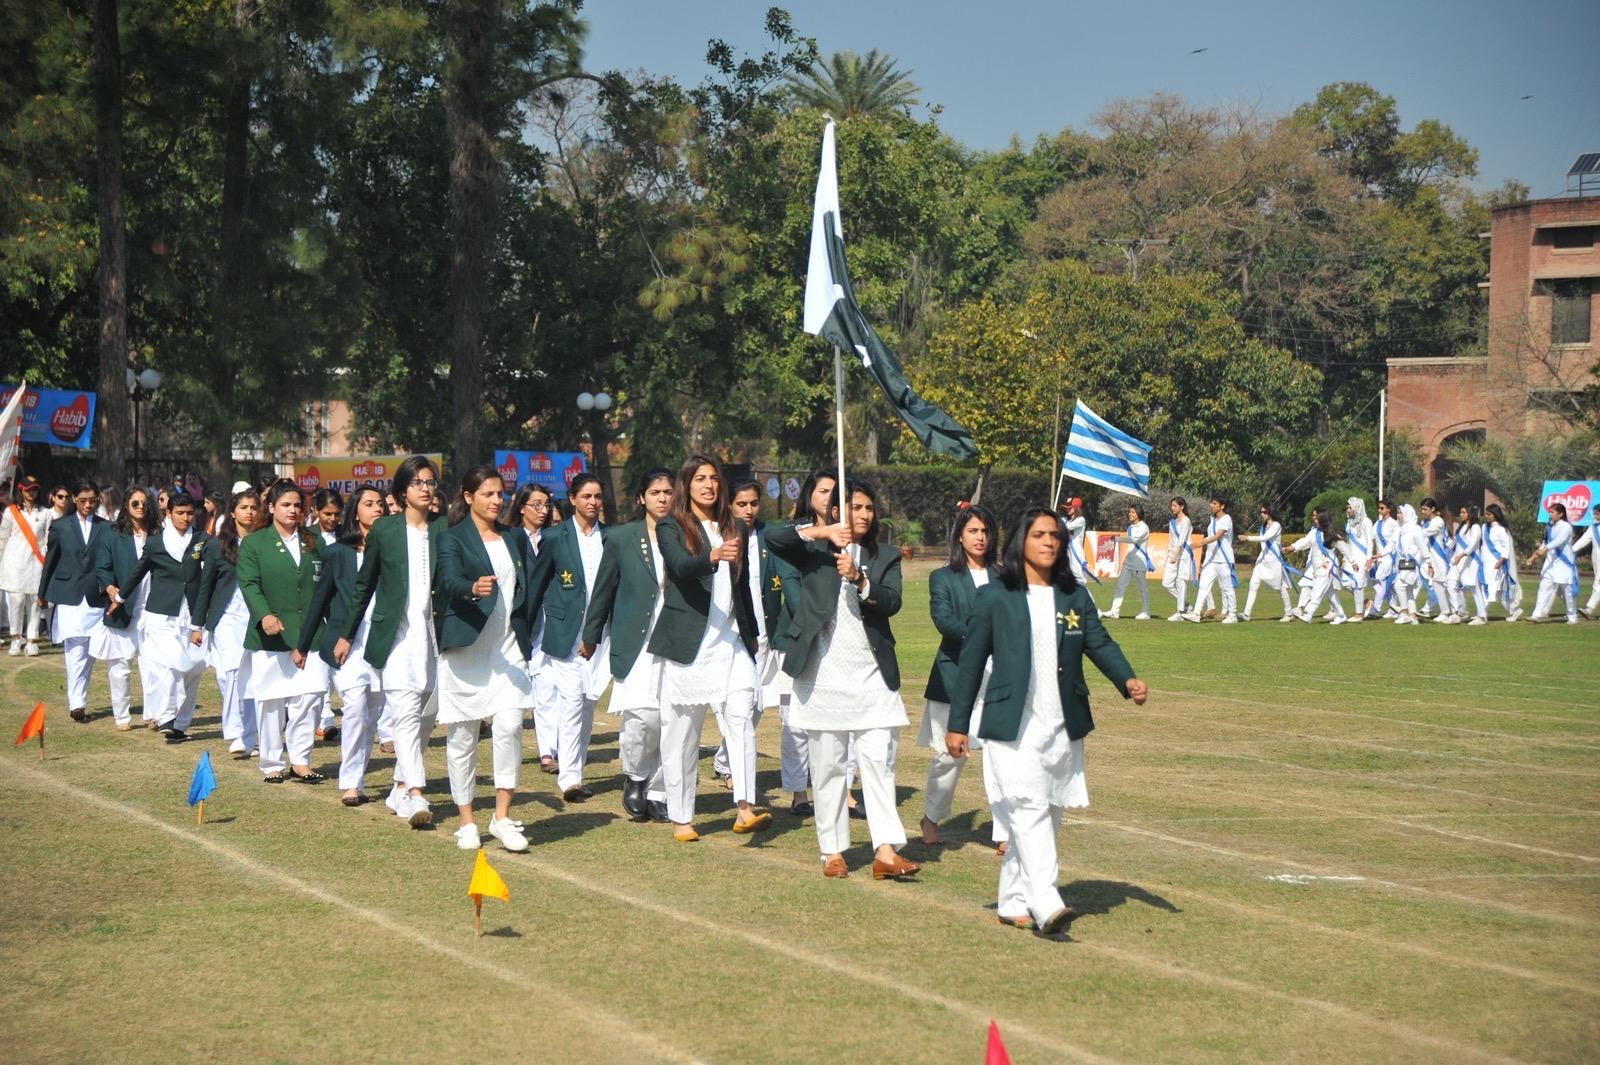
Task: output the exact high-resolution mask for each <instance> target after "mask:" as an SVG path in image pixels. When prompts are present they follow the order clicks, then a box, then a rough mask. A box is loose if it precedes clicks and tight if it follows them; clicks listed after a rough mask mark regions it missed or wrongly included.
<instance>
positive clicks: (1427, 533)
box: [1420, 496, 1451, 621]
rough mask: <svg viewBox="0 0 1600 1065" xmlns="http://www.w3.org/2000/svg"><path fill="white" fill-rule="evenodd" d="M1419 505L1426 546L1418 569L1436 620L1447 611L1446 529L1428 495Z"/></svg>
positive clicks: (1448, 567)
mask: <svg viewBox="0 0 1600 1065" xmlns="http://www.w3.org/2000/svg"><path fill="white" fill-rule="evenodd" d="M1421 506H1422V511H1421V518H1422V521H1421V528H1422V540H1423V544H1424V545H1425V546H1426V548H1427V550H1426V551H1424V552H1423V554H1422V558H1421V561H1422V565H1421V567H1420V572H1421V573H1422V580H1423V583H1424V585H1425V586H1426V589H1427V592H1428V602H1429V605H1430V606H1433V605H1437V607H1438V609H1439V620H1440V621H1444V620H1445V618H1446V617H1448V616H1449V615H1450V544H1451V538H1450V530H1449V528H1448V527H1447V526H1446V525H1445V521H1444V515H1443V514H1441V513H1440V511H1439V504H1438V503H1437V502H1436V501H1435V500H1434V498H1433V497H1432V496H1429V497H1428V498H1426V499H1424V500H1423V501H1422V504H1421ZM1427 615H1428V608H1427V607H1424V608H1423V610H1422V616H1424V617H1426V616H1427Z"/></svg>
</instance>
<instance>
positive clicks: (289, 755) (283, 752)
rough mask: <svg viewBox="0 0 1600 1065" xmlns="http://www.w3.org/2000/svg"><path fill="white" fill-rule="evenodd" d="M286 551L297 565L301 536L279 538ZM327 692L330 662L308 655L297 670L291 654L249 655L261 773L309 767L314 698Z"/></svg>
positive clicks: (295, 534) (318, 656)
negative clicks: (303, 665) (294, 767)
mask: <svg viewBox="0 0 1600 1065" xmlns="http://www.w3.org/2000/svg"><path fill="white" fill-rule="evenodd" d="M279 535H280V536H281V537H282V539H283V546H284V549H285V550H287V551H288V552H289V556H290V557H291V558H293V559H294V563H295V565H296V566H298V565H299V564H300V536H299V534H298V533H297V532H296V533H291V534H289V535H288V536H282V534H281V533H280V534H279ZM327 690H328V664H327V663H326V662H324V661H323V660H322V656H321V655H307V656H306V660H305V668H304V669H300V668H297V667H296V666H295V664H294V652H292V651H251V652H250V697H251V698H253V699H254V700H255V701H256V712H257V719H256V731H257V733H258V736H259V738H260V745H261V763H260V764H261V773H262V775H263V776H271V775H272V774H274V773H281V772H283V770H285V769H287V768H288V767H289V766H291V765H310V764H311V746H312V744H314V743H315V742H316V729H317V716H316V708H317V701H316V696H317V695H318V694H319V693H326V692H327Z"/></svg>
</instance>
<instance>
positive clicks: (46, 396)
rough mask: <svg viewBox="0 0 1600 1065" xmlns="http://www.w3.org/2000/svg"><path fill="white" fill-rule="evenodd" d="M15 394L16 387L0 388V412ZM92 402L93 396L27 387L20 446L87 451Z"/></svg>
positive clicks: (90, 432)
mask: <svg viewBox="0 0 1600 1065" xmlns="http://www.w3.org/2000/svg"><path fill="white" fill-rule="evenodd" d="M16 392H17V386H16V385H0V408H3V407H4V406H5V405H6V404H7V403H10V402H11V397H12V396H14V395H16ZM94 401H95V394H94V393H93V392H66V391H62V390H60V389H55V388H34V387H33V386H32V385H29V386H28V394H27V396H25V397H24V398H23V400H22V442H23V443H25V444H53V445H55V446H56V447H73V448H79V449H82V450H87V449H88V448H89V446H90V445H91V443H92V438H93V436H94Z"/></svg>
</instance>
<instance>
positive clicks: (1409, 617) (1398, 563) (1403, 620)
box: [1389, 503, 1428, 625]
mask: <svg viewBox="0 0 1600 1065" xmlns="http://www.w3.org/2000/svg"><path fill="white" fill-rule="evenodd" d="M1395 543H1396V550H1395V559H1394V586H1393V589H1392V590H1391V592H1390V595H1389V598H1390V600H1391V601H1392V602H1393V603H1394V608H1395V610H1396V611H1397V612H1398V614H1399V616H1398V617H1396V618H1395V619H1394V623H1395V624H1396V625H1420V624H1421V622H1420V621H1419V620H1418V619H1417V583H1418V581H1419V579H1420V577H1421V573H1422V567H1423V565H1424V563H1425V562H1426V557H1425V556H1426V555H1427V553H1428V541H1427V536H1426V534H1425V533H1424V532H1423V529H1422V526H1421V525H1419V524H1418V523H1417V511H1416V508H1415V507H1413V506H1412V505H1411V504H1410V503H1401V504H1400V530H1399V532H1397V533H1396V534H1395Z"/></svg>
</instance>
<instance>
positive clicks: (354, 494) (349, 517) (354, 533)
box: [339, 484, 383, 549]
mask: <svg viewBox="0 0 1600 1065" xmlns="http://www.w3.org/2000/svg"><path fill="white" fill-rule="evenodd" d="M368 492H371V493H372V494H373V495H375V496H377V497H378V500H379V502H382V500H383V492H382V491H380V490H379V489H378V488H377V487H375V486H374V485H370V484H364V485H362V486H361V487H360V488H356V489H353V490H352V491H351V492H350V498H349V499H346V500H345V501H344V513H343V514H341V515H340V516H339V542H340V543H341V544H348V545H349V546H351V547H354V548H357V549H359V548H360V547H361V545H362V544H363V543H364V542H365V541H366V538H367V534H366V533H364V532H362V531H361V523H360V522H359V521H357V520H356V511H357V509H359V508H360V506H361V497H362V496H364V495H366V494H367V493H368ZM378 516H379V517H380V518H381V517H383V515H381V514H380V515H378Z"/></svg>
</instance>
